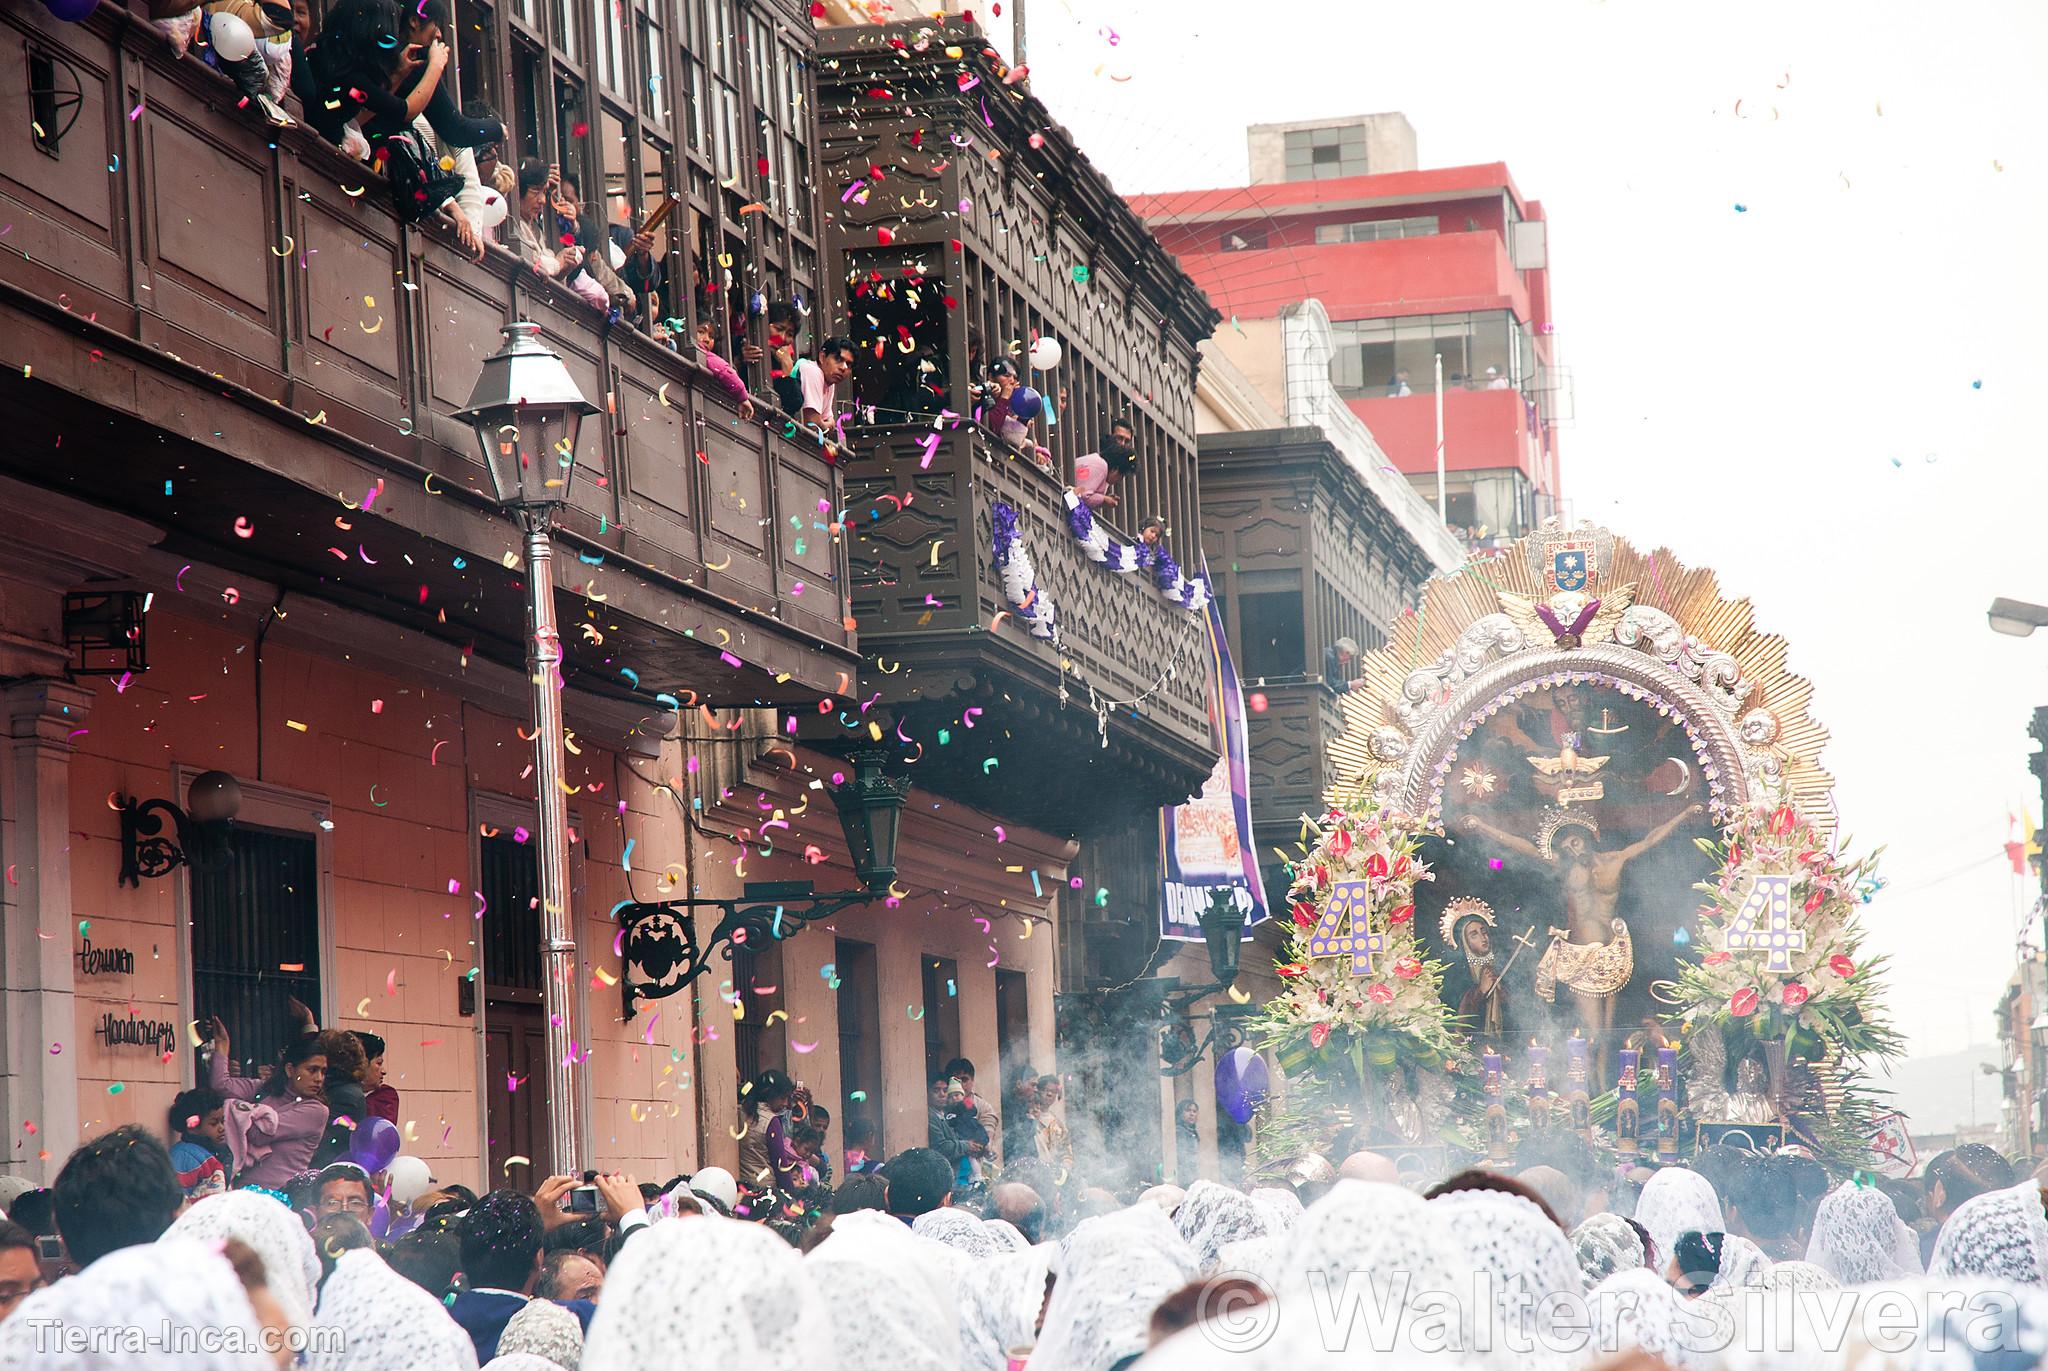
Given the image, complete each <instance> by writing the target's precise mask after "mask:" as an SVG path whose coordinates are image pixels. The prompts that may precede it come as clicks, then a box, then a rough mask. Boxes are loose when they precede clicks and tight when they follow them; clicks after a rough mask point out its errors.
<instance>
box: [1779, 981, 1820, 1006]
mask: <svg viewBox="0 0 2048 1371" xmlns="http://www.w3.org/2000/svg"><path fill="white" fill-rule="evenodd" d="M1812 994H1813V992H1812V991H1810V990H1808V989H1807V988H1806V987H1805V986H1803V985H1801V984H1800V983H1799V982H1797V981H1787V982H1786V983H1785V990H1784V993H1783V994H1781V995H1780V996H1779V997H1778V998H1779V999H1781V1000H1782V1001H1784V1004H1785V1007H1786V1008H1787V1009H1797V1008H1798V1007H1799V1006H1800V1005H1803V1004H1805V1003H1806V1001H1807V999H1808V997H1809V996H1811V995H1812Z"/></svg>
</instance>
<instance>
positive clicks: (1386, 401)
mask: <svg viewBox="0 0 2048 1371" xmlns="http://www.w3.org/2000/svg"><path fill="white" fill-rule="evenodd" d="M1250 142H1251V151H1252V180H1253V184H1252V185H1249V186H1243V187H1233V188H1228V189H1222V190H1194V191H1176V192H1170V193H1166V194H1161V195H1148V196H1139V197H1136V198H1135V199H1134V200H1133V202H1132V203H1133V206H1134V207H1135V208H1136V209H1137V211H1138V212H1139V214H1141V215H1142V216H1144V218H1145V219H1146V220H1147V221H1148V223H1149V225H1150V227H1151V228H1152V230H1153V232H1154V233H1155V234H1157V236H1158V237H1159V239H1160V241H1161V242H1162V243H1164V244H1165V245H1166V247H1167V248H1168V249H1169V250H1170V251H1172V252H1174V253H1175V254H1177V255H1178V256H1179V258H1180V260H1181V263H1182V265H1183V266H1184V267H1185V268H1186V269H1187V270H1188V271H1189V272H1190V274H1192V275H1193V276H1194V278H1195V280H1196V281H1197V282H1198V283H1199V284H1200V285H1201V286H1202V288H1203V289H1204V290H1205V291H1206V292H1207V293H1208V295H1209V298H1210V299H1211V300H1212V301H1213V302H1214V303H1215V305H1216V307H1217V309H1218V310H1219V311H1220V312H1221V313H1222V314H1223V315H1224V316H1225V317H1226V318H1228V319H1230V320H1231V322H1232V324H1233V325H1235V326H1236V328H1235V332H1236V333H1237V334H1238V335H1239V336H1243V337H1248V338H1256V337H1258V336H1259V335H1260V333H1261V332H1262V330H1261V329H1260V328H1259V321H1276V320H1278V319H1279V318H1281V317H1282V316H1284V315H1287V314H1288V313H1290V312H1291V311H1292V310H1294V309H1295V308H1297V307H1298V306H1299V305H1300V304H1301V303H1302V302H1303V301H1305V300H1309V299H1314V300H1319V301H1321V302H1322V304H1323V307H1324V308H1325V310H1327V311H1328V314H1329V317H1330V321H1331V324H1332V331H1333V333H1334V335H1335V338H1334V341H1335V344H1336V349H1335V355H1334V356H1333V358H1332V360H1331V363H1330V371H1331V380H1332V381H1333V382H1334V383H1335V384H1336V386H1337V388H1338V391H1339V393H1340V394H1341V395H1342V396H1343V397H1344V399H1345V401H1346V403H1348V404H1349V405H1350V407H1351V409H1352V411H1353V412H1354V413H1355V414H1357V415H1358V417H1359V418H1360V419H1361V420H1363V421H1364V423H1365V424H1366V426H1367V427H1368V428H1370V429H1371V430H1372V433H1373V436H1374V437H1375V438H1377V439H1378V440H1379V443H1380V445H1381V446H1382V447H1383V448H1384V449H1385V450H1386V452H1387V454H1388V456H1389V458H1390V459H1391V460H1392V462H1393V463H1394V465H1395V466H1397V467H1398V468H1399V469H1400V470H1401V471H1402V472H1403V473H1404V474H1405V475H1407V476H1408V478H1409V479H1410V480H1411V481H1412V482H1413V483H1414V484H1415V486H1416V488H1417V489H1418V490H1420V491H1421V492H1422V493H1423V494H1424V495H1425V496H1427V497H1428V498H1430V499H1432V500H1434V499H1435V497H1436V405H1435V403H1434V398H1435V397H1434V392H1435V389H1436V380H1435V375H1436V360H1437V357H1438V356H1439V355H1441V357H1442V359H1443V385H1444V391H1445V394H1444V397H1443V401H1444V403H1443V431H1444V466H1445V469H1446V470H1445V493H1446V508H1445V517H1446V519H1447V520H1448V522H1449V523H1451V524H1452V525H1453V526H1455V527H1458V528H1461V529H1466V530H1471V531H1473V532H1474V533H1475V534H1476V533H1477V531H1479V530H1482V529H1483V530H1484V531H1485V533H1486V534H1487V535H1499V536H1503V537H1513V536H1515V535H1518V534H1520V533H1522V532H1524V531H1525V530H1527V529H1528V528H1529V527H1530V526H1531V525H1533V524H1535V523H1536V522H1538V521H1540V520H1541V519H1542V518H1543V517H1545V516H1546V515H1548V514H1550V513H1551V512H1552V511H1553V510H1554V509H1555V507H1556V505H1557V503H1558V501H1559V498H1560V494H1561V486H1560V481H1559V472H1558V434H1557V430H1558V426H1559V422H1560V420H1568V419H1569V418H1570V381H1569V375H1568V373H1567V372H1565V371H1564V370H1563V369H1562V368H1561V367H1560V366H1559V364H1558V356H1557V339H1556V337H1555V332H1554V329H1553V326H1552V323H1551V303H1550V273H1549V269H1548V250H1547V241H1546V230H1547V227H1548V226H1547V224H1546V222H1545V220H1544V215H1543V207H1542V206H1541V205H1540V204H1539V203H1537V202H1536V201H1534V200H1528V199H1525V198H1524V197H1523V195H1522V193H1521V191H1520V190H1519V189H1518V188H1517V187H1516V185H1515V183H1514V180H1513V179H1512V178H1511V177H1510V176H1509V175H1508V170H1507V168H1506V167H1505V166H1504V165H1502V164H1500V163H1497V162H1495V163H1488V164H1486V165H1483V166H1469V167H1446V168H1439V169H1434V170H1418V169H1416V167H1415V165H1414V162H1415V156H1414V134H1413V132H1412V130H1410V129H1409V128H1408V124H1407V120H1406V119H1405V118H1403V117H1402V116H1400V115H1398V114H1382V115H1370V116H1364V117H1361V118H1353V119H1350V120H1338V121H1321V122H1318V123H1312V124H1291V125H1277V126H1276V125H1260V126H1256V127H1254V128H1253V129H1252V130H1251V131H1250ZM1270 327H1271V325H1268V328H1269V329H1270ZM1232 333H1233V330H1232V328H1230V327H1225V328H1224V329H1222V330H1219V332H1218V337H1217V342H1218V343H1219V344H1221V345H1222V346H1224V348H1225V350H1226V351H1228V350H1229V348H1230V341H1231V335H1232ZM1247 369H1248V370H1255V368H1247Z"/></svg>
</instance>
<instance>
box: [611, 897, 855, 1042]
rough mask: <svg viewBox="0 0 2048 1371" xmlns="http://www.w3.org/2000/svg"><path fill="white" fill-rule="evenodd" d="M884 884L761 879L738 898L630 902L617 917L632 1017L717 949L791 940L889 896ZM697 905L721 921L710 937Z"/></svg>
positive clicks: (681, 983)
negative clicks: (817, 887) (851, 886)
mask: <svg viewBox="0 0 2048 1371" xmlns="http://www.w3.org/2000/svg"><path fill="white" fill-rule="evenodd" d="M887 895H888V891H887V890H886V889H884V890H843V891H834V892H831V893H829V894H823V895H820V894H818V893H816V892H814V891H813V890H812V889H811V883H810V882H809V881H767V882H753V883H749V884H748V885H747V887H746V892H745V894H743V895H742V896H741V897H740V898H739V899H736V900H714V899H702V898H696V899H686V900H650V901H632V900H629V901H626V902H625V903H622V904H620V905H619V906H617V907H616V908H615V909H614V910H613V911H612V914H613V916H614V917H615V918H616V919H617V920H618V923H619V952H620V961H621V974H620V976H619V994H620V996H621V998H622V1000H623V1002H624V1007H625V1016H626V1018H627V1019H628V1020H630V1019H632V1017H633V1016H634V1014H635V1013H636V1012H637V1010H636V1009H635V1006H636V1005H637V1004H638V1003H639V1002H640V1001H642V1000H663V999H667V998H668V997H669V996H670V995H674V994H676V993H677V992H678V991H681V990H684V989H687V988H688V987H689V986H690V984H691V983H692V982H694V981H695V980H696V979H697V978H698V977H699V976H701V975H703V974H704V973H705V972H706V971H708V970H710V969H711V964H712V956H713V954H714V953H718V952H720V951H721V950H722V951H723V954H724V957H725V960H726V961H727V962H728V963H730V962H731V961H732V959H733V950H734V949H735V948H740V947H765V946H768V945H770V944H773V943H778V942H786V941H788V940H789V939H791V938H794V937H795V936H796V935H797V934H799V933H801V932H803V931H804V930H805V929H806V928H809V927H810V926H811V925H812V924H815V923H820V922H822V921H824V920H826V919H830V918H832V917H834V916H835V915H837V914H840V913H841V912H843V911H845V910H848V909H851V908H853V907H854V906H855V905H863V904H871V903H873V902H874V901H876V900H879V899H883V898H886V897H887ZM695 909H716V910H718V911H719V919H718V924H717V926H716V927H714V928H713V929H712V930H711V934H710V936H709V937H707V938H705V939H704V940H703V942H702V943H699V942H698V940H697V931H696V927H695V925H694V924H693V922H692V921H691V919H690V918H689V912H690V911H691V910H695Z"/></svg>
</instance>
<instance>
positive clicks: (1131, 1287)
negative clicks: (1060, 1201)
mask: <svg viewBox="0 0 2048 1371" xmlns="http://www.w3.org/2000/svg"><path fill="white" fill-rule="evenodd" d="M1054 1270H1055V1272H1056V1277H1055V1280H1054V1284H1053V1291H1052V1300H1051V1302H1050V1303H1048V1304H1047V1305H1046V1309H1045V1327H1044V1329H1043V1330H1042V1331H1041V1332H1040V1334H1039V1337H1038V1345H1037V1347H1036V1348H1035V1349H1034V1350H1033V1351H1032V1353H1031V1360H1030V1361H1029V1362H1028V1363H1026V1366H1027V1368H1028V1371H1111V1368H1113V1367H1116V1366H1118V1365H1120V1364H1122V1363H1124V1362H1126V1361H1128V1360H1130V1359H1131V1358H1132V1357H1135V1356H1137V1355H1138V1354H1139V1353H1141V1352H1143V1351H1144V1350H1145V1345H1146V1341H1147V1339H1148V1336H1149V1333H1150V1329H1151V1324H1152V1311H1153V1310H1154V1309H1156V1308H1158V1307H1159V1302H1160V1301H1161V1300H1163V1299H1165V1298H1166V1297H1167V1296H1168V1295H1171V1294H1172V1293H1173V1292H1174V1291H1176V1290H1178V1289H1180V1288H1181V1287H1182V1286H1183V1285H1186V1284H1187V1283H1188V1282H1189V1281H1191V1280H1193V1279H1194V1277H1195V1274H1196V1270H1197V1267H1196V1263H1195V1254H1194V1253H1193V1252H1192V1251H1190V1250H1189V1249H1188V1245H1187V1243H1185V1242H1183V1241H1182V1240H1181V1236H1180V1234H1179V1233H1178V1232H1176V1231H1175V1230H1174V1226H1173V1220H1171V1219H1169V1218H1167V1217H1166V1215H1165V1214H1164V1213H1163V1212H1161V1211H1160V1209H1159V1208H1158V1207H1157V1206H1155V1205H1149V1204H1139V1205H1136V1206H1133V1207H1132V1208H1130V1209H1121V1210H1118V1211H1117V1212H1116V1213H1114V1214H1104V1215H1102V1216H1100V1217H1098V1218H1093V1219H1087V1220H1084V1221H1083V1222H1082V1223H1081V1225H1080V1226H1079V1227H1078V1228H1076V1229H1075V1230H1074V1231H1073V1232H1072V1233H1069V1234H1068V1235H1067V1238H1066V1241H1065V1242H1063V1243H1061V1244H1060V1252H1059V1256H1058V1258H1057V1259H1056V1262H1055V1266H1054Z"/></svg>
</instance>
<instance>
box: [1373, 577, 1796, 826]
mask: <svg viewBox="0 0 2048 1371" xmlns="http://www.w3.org/2000/svg"><path fill="white" fill-rule="evenodd" d="M1592 675H1599V676H1606V677H1610V678H1612V680H1613V681H1614V682H1615V683H1617V684H1618V685H1619V686H1620V687H1621V688H1623V689H1624V690H1625V691H1626V692H1627V693H1630V694H1634V693H1636V692H1637V691H1640V692H1641V694H1642V697H1643V698H1644V699H1645V700H1646V701H1647V702H1648V703H1650V704H1651V705H1652V707H1653V708H1656V709H1657V710H1658V711H1659V712H1660V713H1665V714H1668V715H1670V716H1672V717H1673V718H1675V719H1677V721H1678V722H1679V724H1680V726H1681V727H1682V728H1683V729H1684V730H1685V732H1686V736H1687V738H1688V739H1689V740H1690V741H1691V742H1692V745H1693V750H1694V753H1695V756H1696V757H1697V759H1698V761H1699V764H1700V771H1701V776H1702V778H1703V779H1704V780H1705V781H1706V782H1707V786H1708V794H1709V809H1710V811H1711V813H1712V815H1713V818H1714V820H1715V821H1716V822H1717V823H1725V822H1726V821H1727V820H1728V818H1729V817H1730V815H1731V814H1732V813H1733V811H1734V810H1735V809H1736V808H1738V807H1740V806H1743V805H1746V804H1747V803H1749V801H1750V799H1751V798H1752V796H1757V795H1767V794H1772V793H1775V792H1777V791H1778V790H1779V788H1780V780H1781V775H1782V768H1783V754H1782V753H1781V752H1780V751H1779V750H1778V749H1777V747H1776V746H1775V744H1776V742H1777V736H1778V720H1777V717H1776V716H1775V715H1774V714H1772V713H1771V711H1770V710H1768V709H1766V708H1763V707H1761V706H1758V705H1755V704H1754V703H1753V697H1754V696H1755V695H1756V693H1757V691H1756V687H1755V685H1754V683H1752V682H1751V681H1750V680H1748V679H1747V678H1746V677H1744V676H1743V674H1742V668H1741V666H1740V664H1739V663H1737V661H1736V660H1735V658H1734V657H1732V656H1730V655H1729V654H1728V653H1725V652H1716V651H1714V650H1712V649H1710V648H1708V647H1707V646H1705V645H1704V644H1702V643H1701V642H1699V640H1697V639H1695V638H1691V637H1688V636H1687V635H1686V633H1685V631H1684V629H1683V628H1682V627H1681V626H1680V625H1679V623H1678V621H1677V620H1676V619H1674V618H1672V617H1671V616H1670V615H1669V614H1666V613H1664V612H1663V611H1662V610H1658V609H1652V608H1650V607H1648V606H1646V605H1635V606H1632V607H1631V608H1630V609H1629V610H1628V612H1627V613H1626V614H1624V615H1623V616H1622V619H1621V622H1620V624H1619V625H1617V626H1616V628H1615V631H1614V641H1613V642H1610V643H1588V644H1586V645H1585V646H1583V647H1578V648H1571V649H1558V648H1543V647H1538V646H1537V645H1536V644H1533V643H1531V642H1530V641H1529V640H1528V638H1527V636H1526V635H1525V634H1524V633H1523V632H1522V630H1521V629H1520V628H1518V627H1517V626H1516V625H1515V623H1514V621H1513V620H1512V619H1510V618H1509V617H1508V616H1507V615H1506V614H1488V615H1486V616H1484V617H1483V618H1480V619H1477V620H1475V621H1474V622H1473V623H1472V624H1471V625H1470V626H1468V627H1467V628H1466V629H1465V631H1464V632H1463V633H1461V634H1460V635H1459V636H1458V641H1457V644H1456V645H1455V646H1454V647H1452V648H1451V649H1450V650H1448V651H1446V652H1445V653H1444V654H1443V655H1442V656H1440V657H1439V658H1438V659H1437V660H1436V661H1435V662H1434V663H1432V664H1431V665H1429V666H1426V667H1422V668H1420V669H1418V670H1416V671H1414V672H1411V673H1410V674H1409V675H1408V677H1407V679H1406V680H1405V681H1404V682H1403V683H1402V688H1401V697H1400V699H1398V700H1397V701H1395V702H1394V705H1393V707H1392V710H1391V713H1392V715H1393V717H1392V719H1391V720H1389V721H1387V722H1384V723H1382V724H1380V725H1379V727H1377V728H1376V729H1374V731H1373V733H1372V739H1371V751H1372V756H1373V758H1374V760H1376V761H1378V762H1380V763H1382V764H1383V765H1381V767H1380V768H1379V769H1378V771H1377V772H1376V775H1375V781H1374V786H1375V796H1374V798H1375V799H1376V800H1377V801H1378V802H1379V803H1381V804H1385V805H1390V806H1392V807H1394V808H1395V809H1397V810H1399V811H1401V812H1403V813H1407V814H1412V815H1415V816H1417V817H1418V818H1422V819H1424V820H1425V821H1426V822H1428V823H1429V824H1431V825H1435V824H1438V823H1440V822H1441V821H1442V810H1443V788H1444V783H1445V782H1446V781H1447V780H1448V779H1449V777H1450V773H1451V769H1452V766H1453V763H1454V761H1455V759H1456V756H1457V752H1458V748H1459V746H1460V744H1462V743H1463V742H1464V740H1465V739H1466V738H1468V737H1470V736H1471V734H1472V732H1473V730H1474V729H1476V728H1477V727H1478V726H1479V724H1481V723H1483V722H1484V721H1485V720H1486V719H1487V718H1490V717H1491V716H1492V715H1493V714H1494V713H1495V712H1496V711H1497V710H1498V709H1499V708H1501V707H1502V706H1503V705H1505V704H1506V703H1508V702H1509V700H1510V699H1512V698H1514V696H1516V695H1519V694H1524V693H1527V692H1528V691H1531V690H1535V689H1539V688H1541V687H1543V686H1546V685H1553V684H1566V683H1569V682H1570V681H1571V680H1572V679H1573V678H1574V677H1579V676H1592ZM1631 688H1632V689H1631Z"/></svg>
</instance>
